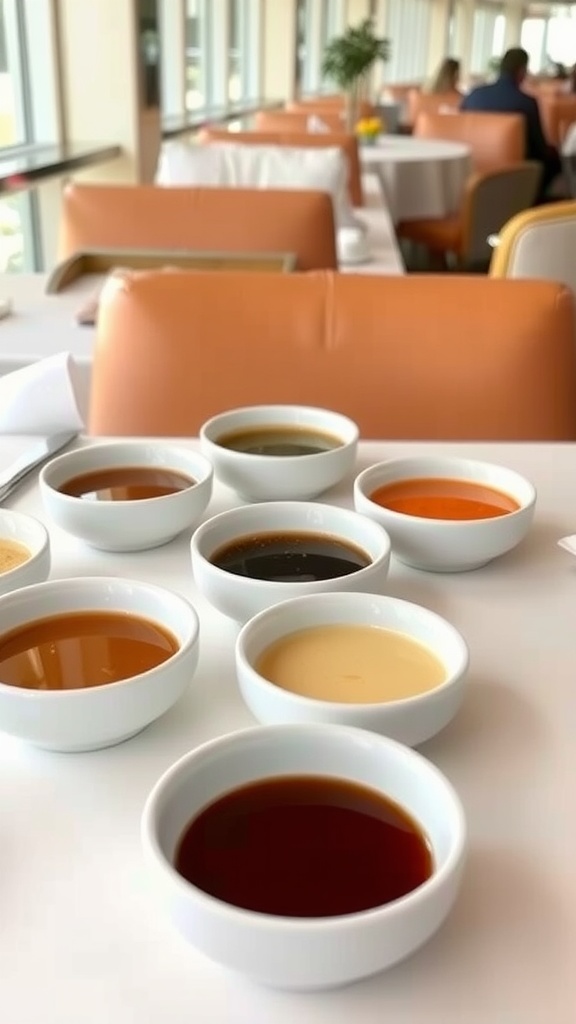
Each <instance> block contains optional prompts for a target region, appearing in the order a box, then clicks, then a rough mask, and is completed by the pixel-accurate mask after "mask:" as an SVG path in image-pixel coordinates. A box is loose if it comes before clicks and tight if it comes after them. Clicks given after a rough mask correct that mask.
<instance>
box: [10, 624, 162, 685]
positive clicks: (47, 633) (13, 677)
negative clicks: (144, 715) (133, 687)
mask: <svg viewBox="0 0 576 1024" xmlns="http://www.w3.org/2000/svg"><path fill="white" fill-rule="evenodd" d="M177 650H178V641H177V640H176V637H175V636H173V635H172V633H170V632H169V631H168V630H166V629H164V628H163V627H162V626H160V625H158V623H156V622H151V621H149V620H148V619H144V618H140V617H139V616H135V615H129V614H126V613H124V612H92V611H89V612H70V613H66V614H65V615H54V616H51V617H50V618H45V619H37V620H36V621H33V622H28V623H26V624H25V625H23V626H18V627H17V628H16V629H13V630H11V631H10V632H9V633H5V634H4V635H3V636H0V683H4V684H6V685H7V686H19V687H22V688H23V689H27V690H76V689H82V688H85V687H91V686H102V685H104V684H106V683H115V682H118V680H120V679H128V678H130V677H131V676H136V675H139V674H140V673H142V672H148V671H149V670H150V669H152V668H155V666H156V665H161V664H162V662H164V661H167V660H168V658H171V657H172V655H173V654H175V653H176V651H177Z"/></svg>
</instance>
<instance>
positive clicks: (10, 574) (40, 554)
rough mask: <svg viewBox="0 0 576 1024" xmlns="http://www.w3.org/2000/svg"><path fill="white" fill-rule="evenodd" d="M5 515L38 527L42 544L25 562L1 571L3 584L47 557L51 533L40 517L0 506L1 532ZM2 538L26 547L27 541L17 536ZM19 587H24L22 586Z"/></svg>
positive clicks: (0, 583)
mask: <svg viewBox="0 0 576 1024" xmlns="http://www.w3.org/2000/svg"><path fill="white" fill-rule="evenodd" d="M5 516H13V517H14V519H20V520H21V521H22V522H26V523H28V525H29V526H31V527H32V529H37V530H38V535H39V540H40V546H39V547H38V550H37V551H34V552H31V553H30V557H29V558H27V559H26V561H25V562H20V564H19V565H15V566H14V568H13V569H8V570H7V571H6V572H2V573H0V585H3V584H4V581H5V580H7V581H8V582H9V581H10V580H13V579H15V577H16V575H17V574H18V573H24V571H25V570H28V569H30V568H31V566H33V565H35V563H36V562H38V561H39V560H40V559H41V558H44V557H45V555H46V552H47V551H48V552H49V551H50V534H49V533H48V530H47V528H46V527H45V526H44V523H42V522H41V521H40V520H39V519H36V517H35V516H31V515H28V513H27V512H17V511H16V510H13V509H11V508H0V534H1V531H2V525H1V524H2V520H3V519H4V517H5ZM2 540H14V541H16V543H18V544H21V545H22V547H26V543H25V541H23V540H19V539H18V538H17V537H6V536H4V534H2ZM44 582H46V581H44ZM30 586H34V584H30ZM19 589H24V588H23V587H21V588H19ZM0 596H3V597H6V596H8V595H7V594H2V595H0Z"/></svg>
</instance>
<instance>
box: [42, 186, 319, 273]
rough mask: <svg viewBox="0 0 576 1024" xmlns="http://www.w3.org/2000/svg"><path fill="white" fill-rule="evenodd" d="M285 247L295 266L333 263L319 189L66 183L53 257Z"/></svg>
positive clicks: (276, 249)
mask: <svg viewBox="0 0 576 1024" xmlns="http://www.w3.org/2000/svg"><path fill="white" fill-rule="evenodd" d="M105 246H114V247H116V248H125V249H127V248H136V249H143V248H155V249H193V250H194V249H197V250H212V251H214V250H221V251H229V252H289V253H294V255H296V256H297V265H298V267H299V268H300V269H301V270H313V269H317V268H322V267H336V266H337V265H338V264H337V258H336V241H335V228H334V212H333V207H332V198H331V196H329V195H328V194H327V193H324V192H307V191H305V190H301V191H300V190H294V191H288V190H276V189H244V188H199V187H194V188H192V187H191V188H160V187H158V186H154V185H76V184H74V185H68V187H67V188H66V189H65V191H64V196H63V205H62V216H61V222H60V244H59V256H60V259H65V258H66V257H67V256H70V255H72V253H74V252H78V250H81V249H86V248H94V247H105Z"/></svg>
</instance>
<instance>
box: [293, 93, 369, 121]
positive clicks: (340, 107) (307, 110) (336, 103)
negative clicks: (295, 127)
mask: <svg viewBox="0 0 576 1024" xmlns="http://www.w3.org/2000/svg"><path fill="white" fill-rule="evenodd" d="M286 110H287V111H290V112H291V113H294V114H306V116H307V117H309V116H310V114H316V115H317V116H318V117H321V118H323V117H325V116H326V115H330V114H332V115H334V116H335V117H340V118H341V119H342V120H344V118H345V116H346V104H345V102H344V99H343V97H342V96H311V97H310V99H307V100H290V101H289V102H288V103H287V104H286ZM375 113H376V109H375V107H374V104H373V103H368V101H367V100H362V101H360V102H359V103H358V106H357V114H358V117H374V114H375Z"/></svg>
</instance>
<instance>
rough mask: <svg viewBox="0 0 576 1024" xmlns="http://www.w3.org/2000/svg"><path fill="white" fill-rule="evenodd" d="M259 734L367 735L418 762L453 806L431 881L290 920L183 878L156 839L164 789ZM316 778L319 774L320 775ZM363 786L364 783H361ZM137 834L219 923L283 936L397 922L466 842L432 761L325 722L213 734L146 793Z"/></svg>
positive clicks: (455, 801)
mask: <svg viewBox="0 0 576 1024" xmlns="http://www.w3.org/2000/svg"><path fill="white" fill-rule="evenodd" d="M262 730H266V731H267V732H268V733H269V734H270V733H272V732H275V733H276V735H277V736H279V737H280V739H281V738H282V733H290V732H293V733H295V734H298V733H300V734H301V735H302V734H304V735H306V736H308V737H310V739H313V737H314V734H316V735H319V734H321V733H325V734H328V732H331V733H332V734H333V735H336V734H338V735H339V736H340V737H341V739H342V742H346V737H347V736H348V737H349V738H350V739H352V738H353V737H354V736H358V737H362V738H363V740H364V742H365V741H366V738H367V737H370V742H372V743H373V744H374V745H377V746H387V747H389V748H391V749H393V750H394V753H395V755H397V756H398V757H400V758H401V759H403V760H404V761H406V760H408V761H410V760H412V761H416V762H417V763H418V764H419V765H420V768H421V770H422V771H423V772H426V773H428V775H431V776H433V777H435V779H436V781H437V782H439V783H440V785H442V786H443V788H444V792H445V794H446V797H447V798H448V800H449V801H450V803H451V805H452V811H453V815H454V819H455V828H454V829H453V830H452V831H451V833H450V849H449V850H448V854H447V856H446V860H445V862H444V864H442V865H441V866H440V867H438V866H437V865H436V864H433V869H432V873H431V875H430V877H429V878H427V879H426V880H425V881H424V882H422V884H421V885H419V886H417V887H416V888H415V889H412V890H411V891H410V892H408V893H406V894H405V895H404V896H400V897H399V898H398V899H396V900H391V901H390V902H389V903H383V904H381V905H379V906H376V907H370V908H369V909H367V910H360V911H356V912H355V913H352V914H334V915H331V916H327V917H289V916H286V915H281V914H264V913H261V912H259V911H254V910H247V909H245V908H243V907H237V906H235V905H234V904H231V903H226V902H225V901H224V900H221V899H219V898H218V897H216V896H212V895H210V894H209V893H206V892H204V890H203V889H200V888H199V887H198V886H196V885H195V884H194V883H193V882H190V881H188V879H185V878H184V877H183V876H182V875H181V874H180V873H179V872H178V871H177V870H176V868H175V867H174V865H173V864H172V863H171V862H170V861H169V859H168V857H167V856H165V854H164V852H163V850H162V847H161V844H160V841H159V837H158V828H157V824H158V816H159V812H160V810H161V808H162V798H163V796H164V795H165V792H166V790H168V788H169V787H170V785H171V783H172V782H173V781H174V780H175V779H177V778H178V777H179V776H181V775H183V774H184V773H186V770H187V769H188V767H189V765H190V764H194V761H195V760H199V759H201V758H202V757H205V756H206V755H207V754H208V755H209V754H214V752H215V751H216V752H217V751H218V747H226V745H227V744H228V743H230V742H234V740H235V739H237V738H239V737H242V738H246V737H247V738H248V739H250V736H251V735H257V734H261V733H262ZM280 774H282V773H280ZM291 774H292V775H294V774H295V773H294V772H292V773H291ZM307 774H310V773H307ZM315 774H317V775H322V772H318V773H315ZM324 774H325V773H324ZM272 777H277V776H274V775H273V772H269V773H267V774H266V775H256V776H254V779H255V780H257V779H264V778H272ZM328 777H329V778H340V779H343V778H344V779H345V778H350V776H347V775H345V774H342V775H339V776H336V775H333V774H332V773H330V774H329V776H328ZM354 781H355V780H354ZM362 784H363V785H364V783H362ZM235 788H238V787H235V786H234V785H232V786H227V787H226V788H224V789H221V790H220V792H219V793H218V794H216V795H215V796H213V797H212V798H211V800H209V801H207V802H206V803H205V804H204V805H203V807H208V806H209V805H210V803H213V802H214V801H215V800H217V799H219V798H220V797H221V796H224V795H225V794H226V793H230V792H232V791H233V790H234V789H235ZM368 788H372V789H376V787H374V786H369V787H368ZM377 791H378V792H381V793H384V795H386V791H385V790H384V789H380V790H377ZM201 810H202V808H200V809H199V811H198V812H196V815H197V814H199V813H200V811H201ZM196 815H195V816H196ZM192 820H194V818H191V819H190V820H189V822H188V824H189V823H190V821H192ZM417 824H418V825H419V826H420V828H421V829H422V831H423V832H424V833H425V834H426V832H427V829H426V828H425V827H424V826H423V824H422V822H417ZM184 827H185V826H183V828H184ZM140 836H141V842H142V844H143V846H144V848H145V852H146V854H147V855H148V856H149V857H151V858H152V859H153V860H154V863H155V866H156V867H157V868H159V869H160V870H161V871H162V873H163V874H164V875H165V876H166V877H168V879H169V880H170V882H171V884H172V885H173V886H174V885H175V886H176V887H177V889H178V890H179V891H180V892H181V893H182V895H183V896H184V897H186V896H190V895H191V894H192V895H193V896H194V899H195V900H196V901H197V902H198V903H200V904H201V905H202V906H203V907H205V908H206V909H207V910H210V911H211V913H212V914H217V915H218V916H219V918H220V919H221V921H223V922H224V921H225V920H226V919H228V920H229V919H230V916H232V917H233V918H234V919H236V920H237V921H240V920H242V921H243V922H244V923H246V924H249V925H250V926H251V927H253V928H258V929H264V930H267V931H274V932H278V931H282V932H286V930H287V929H289V930H291V931H294V932H300V931H306V932H312V931H315V932H329V931H334V930H338V931H341V930H349V929H355V928H356V927H357V926H358V924H359V923H363V924H365V925H366V926H367V927H369V926H370V925H371V924H374V923H376V921H377V920H379V919H381V918H383V917H385V918H395V917H397V916H398V915H400V914H402V913H403V912H404V908H405V907H406V906H407V905H408V906H412V905H414V904H417V903H419V902H422V901H423V900H426V898H427V897H428V895H429V894H430V893H433V892H434V891H435V890H436V889H438V888H440V887H441V886H442V885H443V883H444V881H445V879H446V878H447V877H448V876H450V875H451V874H452V873H453V871H454V870H455V869H456V868H457V867H458V865H459V863H460V861H461V860H462V859H463V857H464V856H465V853H466V846H467V838H468V837H467V826H466V818H465V814H464V808H463V805H462V802H461V800H460V797H459V795H458V793H457V792H456V789H455V787H454V786H453V785H452V783H451V782H450V781H449V779H448V778H447V776H445V775H444V774H443V772H441V771H440V769H439V768H437V767H436V765H435V764H433V762H432V761H429V760H428V759H427V758H425V757H424V755H423V754H420V753H419V752H418V751H416V750H413V749H412V748H411V747H407V746H406V745H405V744H402V743H399V742H398V741H397V740H393V739H391V738H390V737H388V736H382V735H380V734H377V733H372V732H370V731H368V730H366V729H360V728H358V727H357V726H352V725H333V724H325V723H286V724H281V725H256V726H251V727H249V728H247V729H240V730H236V731H234V732H232V733H226V734H224V735H223V736H217V737H216V738H214V739H211V740H208V741H207V742H205V743H203V744H201V745H200V746H198V747H195V748H194V749H193V750H191V751H188V753H186V754H184V755H183V756H182V757H180V758H179V759H178V760H177V761H176V762H175V763H173V764H172V765H171V766H170V767H169V768H167V769H166V771H164V772H163V774H162V775H161V776H160V778H159V779H157V781H156V782H155V784H154V786H153V787H152V789H151V791H150V792H149V794H148V796H147V798H146V801H145V804H144V809H143V811H142V816H141V824H140ZM432 852H434V851H432Z"/></svg>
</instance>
